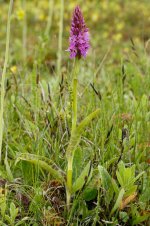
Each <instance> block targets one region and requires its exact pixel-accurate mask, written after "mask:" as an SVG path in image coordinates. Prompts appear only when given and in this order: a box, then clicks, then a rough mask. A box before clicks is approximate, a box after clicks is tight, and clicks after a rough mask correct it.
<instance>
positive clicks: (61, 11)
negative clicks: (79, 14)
mask: <svg viewBox="0 0 150 226" xmlns="http://www.w3.org/2000/svg"><path fill="white" fill-rule="evenodd" d="M63 17H64V0H61V9H60V21H59V37H58V59H57V73H58V75H60V71H61V61H62V36H63Z"/></svg>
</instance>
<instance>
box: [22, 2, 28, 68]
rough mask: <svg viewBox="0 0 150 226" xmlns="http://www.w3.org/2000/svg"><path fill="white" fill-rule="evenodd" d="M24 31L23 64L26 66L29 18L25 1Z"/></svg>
mask: <svg viewBox="0 0 150 226" xmlns="http://www.w3.org/2000/svg"><path fill="white" fill-rule="evenodd" d="M23 10H24V18H23V30H22V49H23V62H24V64H25V62H26V57H27V16H26V0H23Z"/></svg>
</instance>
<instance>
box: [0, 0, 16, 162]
mask: <svg viewBox="0 0 150 226" xmlns="http://www.w3.org/2000/svg"><path fill="white" fill-rule="evenodd" d="M12 7H13V0H10V4H9V10H8V19H7V31H6V50H5V61H4V67H3V72H2V78H1V105H0V162H1V158H2V142H3V129H4V118H3V114H4V97H5V78H6V70H7V64H8V60H9V43H10V22H11V13H12Z"/></svg>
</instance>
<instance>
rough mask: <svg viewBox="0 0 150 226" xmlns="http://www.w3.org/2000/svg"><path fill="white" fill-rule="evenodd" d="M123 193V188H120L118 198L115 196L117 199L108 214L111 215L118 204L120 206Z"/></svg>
mask: <svg viewBox="0 0 150 226" xmlns="http://www.w3.org/2000/svg"><path fill="white" fill-rule="evenodd" d="M124 193H125V190H124V189H123V188H122V189H121V190H120V192H119V195H118V198H117V200H116V203H115V205H114V207H113V208H112V210H111V213H110V215H112V214H113V213H114V212H115V211H116V210H117V209H118V208H119V206H120V204H121V201H122V199H123V196H124Z"/></svg>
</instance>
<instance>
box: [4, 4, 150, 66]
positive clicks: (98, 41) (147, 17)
mask: <svg viewBox="0 0 150 226" xmlns="http://www.w3.org/2000/svg"><path fill="white" fill-rule="evenodd" d="M76 5H80V7H81V10H82V12H83V14H84V17H85V21H86V24H87V26H88V27H89V30H90V35H91V45H92V48H91V52H92V54H89V55H92V56H93V54H94V56H97V57H99V59H101V57H102V56H103V55H104V54H105V53H106V52H107V51H108V48H109V46H111V50H112V51H111V60H112V61H113V63H114V62H115V63H117V61H119V62H120V58H119V57H118V56H120V55H121V56H122V54H123V55H126V54H128V51H129V48H130V44H131V41H130V39H132V40H133V41H134V43H135V45H137V46H140V45H143V46H145V45H146V42H147V41H148V39H149V37H150V1H149V0H142V1H141V0H92V1H91V0H86V1H84V0H79V1H74V0H64V30H63V52H62V55H63V60H64V61H65V60H66V59H67V58H68V57H69V55H68V53H66V52H65V50H66V49H67V48H68V37H69V29H70V21H71V15H72V11H73V9H74V7H75V6H76ZM8 6H9V1H6V0H0V18H1V29H0V49H1V51H0V65H3V60H4V59H3V56H4V48H5V38H6V22H7V11H8ZM60 7H61V0H40V1H39V0H26V1H25V0H15V1H14V8H13V15H12V27H11V44H10V46H11V59H10V61H11V62H12V64H15V63H16V62H13V61H17V59H18V62H20V61H21V59H22V46H23V36H24V35H26V52H27V59H28V63H29V65H32V63H33V61H34V59H35V57H36V59H37V56H38V58H39V59H40V60H42V62H45V61H46V62H48V63H51V61H55V59H56V58H57V48H58V31H59V19H60ZM24 26H26V29H24V28H25V27H24ZM48 27H49V28H48ZM47 29H48V30H47ZM46 31H47V33H46ZM45 34H47V36H45ZM41 56H42V59H41ZM14 59H15V60H14ZM37 60H38V59H37Z"/></svg>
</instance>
